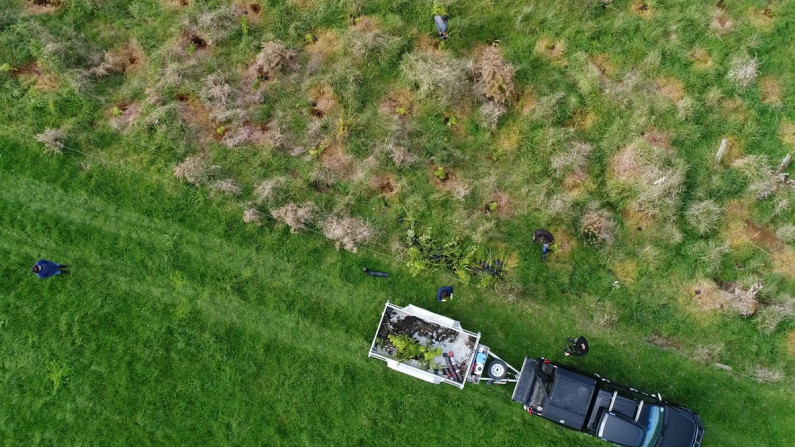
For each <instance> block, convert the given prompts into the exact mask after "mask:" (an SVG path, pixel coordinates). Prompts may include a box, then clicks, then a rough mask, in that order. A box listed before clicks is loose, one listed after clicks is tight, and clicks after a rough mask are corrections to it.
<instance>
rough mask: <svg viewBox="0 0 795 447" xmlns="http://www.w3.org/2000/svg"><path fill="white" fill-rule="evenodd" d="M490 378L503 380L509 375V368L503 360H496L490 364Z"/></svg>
mask: <svg viewBox="0 0 795 447" xmlns="http://www.w3.org/2000/svg"><path fill="white" fill-rule="evenodd" d="M488 373H489V377H491V378H492V379H494V380H502V379H504V378H505V376H507V375H508V368H507V367H506V366H505V362H503V361H502V360H494V361H492V362H491V363H489V369H488Z"/></svg>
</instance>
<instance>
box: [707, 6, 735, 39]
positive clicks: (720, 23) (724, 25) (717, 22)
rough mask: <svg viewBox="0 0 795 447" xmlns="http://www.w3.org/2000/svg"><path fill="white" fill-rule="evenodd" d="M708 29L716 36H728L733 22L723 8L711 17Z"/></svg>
mask: <svg viewBox="0 0 795 447" xmlns="http://www.w3.org/2000/svg"><path fill="white" fill-rule="evenodd" d="M710 27H711V28H712V29H713V30H715V32H717V33H718V34H728V33H729V31H731V30H732V28H733V27H734V22H733V21H732V19H731V17H729V13H728V12H726V9H725V8H718V9H716V10H715V13H714V14H713V15H712V22H711V23H710Z"/></svg>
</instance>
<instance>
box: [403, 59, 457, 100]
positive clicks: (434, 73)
mask: <svg viewBox="0 0 795 447" xmlns="http://www.w3.org/2000/svg"><path fill="white" fill-rule="evenodd" d="M401 71H402V73H403V76H405V77H406V78H407V79H408V80H409V81H410V82H412V83H413V84H415V85H416V86H417V90H416V95H417V96H418V97H419V98H421V99H426V100H430V101H433V102H436V103H437V104H439V105H442V106H450V105H452V104H455V103H457V102H460V101H462V100H463V99H464V98H466V97H467V96H468V95H469V93H470V92H471V88H472V84H471V82H470V81H469V75H470V73H471V72H472V62H471V61H469V60H466V59H458V58H454V57H452V56H450V55H449V54H447V53H442V54H432V53H425V52H417V51H414V52H412V53H409V54H407V55H406V56H404V58H403V61H402V63H401Z"/></svg>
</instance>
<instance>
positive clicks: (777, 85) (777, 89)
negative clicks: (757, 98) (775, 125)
mask: <svg viewBox="0 0 795 447" xmlns="http://www.w3.org/2000/svg"><path fill="white" fill-rule="evenodd" d="M759 88H760V89H761V90H762V102H763V103H765V104H767V105H771V106H780V105H781V104H782V103H781V95H782V92H783V87H782V85H781V81H779V80H778V79H776V78H774V77H772V76H766V77H764V78H762V79H760V80H759Z"/></svg>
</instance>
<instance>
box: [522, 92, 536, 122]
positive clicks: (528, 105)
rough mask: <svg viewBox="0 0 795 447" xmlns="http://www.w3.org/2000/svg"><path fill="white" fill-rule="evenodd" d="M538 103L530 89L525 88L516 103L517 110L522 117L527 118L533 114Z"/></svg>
mask: <svg viewBox="0 0 795 447" xmlns="http://www.w3.org/2000/svg"><path fill="white" fill-rule="evenodd" d="M537 102H538V98H537V97H536V95H535V94H534V93H533V91H532V90H531V89H530V88H525V89H524V92H523V93H522V94H521V95H520V96H519V101H518V102H517V109H518V110H519V112H520V113H521V114H522V115H523V116H528V115H530V114H531V113H533V109H534V108H535V106H536V103H537Z"/></svg>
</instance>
